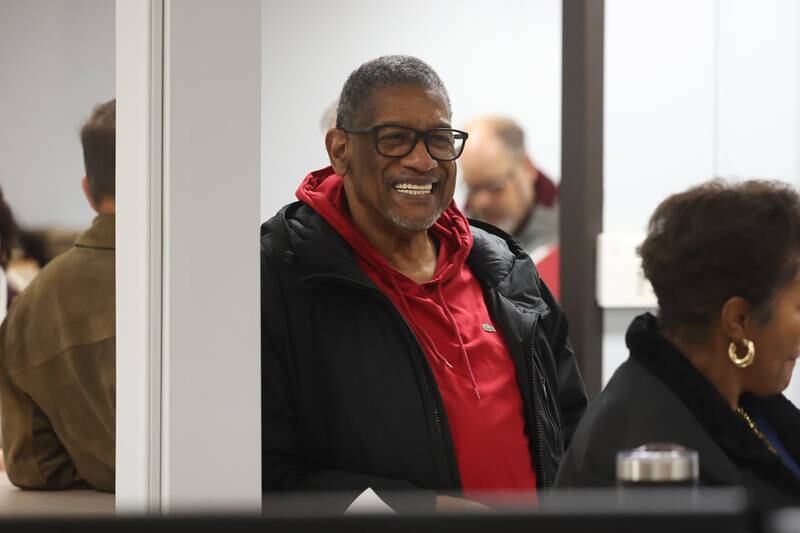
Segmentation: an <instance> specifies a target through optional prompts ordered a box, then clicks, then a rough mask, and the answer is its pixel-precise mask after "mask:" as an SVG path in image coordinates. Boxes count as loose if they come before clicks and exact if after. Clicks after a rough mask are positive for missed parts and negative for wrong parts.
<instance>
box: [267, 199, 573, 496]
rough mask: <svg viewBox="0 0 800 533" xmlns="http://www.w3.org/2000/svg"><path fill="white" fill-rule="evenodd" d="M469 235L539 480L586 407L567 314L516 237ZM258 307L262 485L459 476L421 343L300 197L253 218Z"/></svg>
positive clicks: (402, 483)
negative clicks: (509, 362)
mask: <svg viewBox="0 0 800 533" xmlns="http://www.w3.org/2000/svg"><path fill="white" fill-rule="evenodd" d="M476 224H478V223H476ZM473 234H474V246H473V249H472V252H471V254H470V256H469V258H468V260H467V263H468V265H469V266H470V267H471V268H472V271H473V272H474V274H475V276H476V278H477V279H478V280H479V282H480V283H481V285H482V287H483V289H484V293H485V298H486V304H487V307H488V309H489V311H490V313H491V314H492V316H493V318H494V319H495V320H496V321H497V323H498V324H500V325H501V328H500V330H501V331H502V333H503V334H504V338H505V340H506V342H507V344H508V347H509V350H510V352H511V355H512V357H513V359H514V363H515V367H516V371H517V382H518V385H519V387H520V390H521V393H522V398H523V402H524V405H525V422H526V432H527V434H528V436H529V442H530V448H531V450H530V451H531V454H532V456H533V459H534V464H535V465H536V474H537V480H538V481H539V485H540V488H541V487H547V486H549V485H551V484H552V482H553V479H554V476H555V472H556V469H557V467H558V463H559V461H560V460H561V456H562V454H563V450H564V448H565V444H566V443H568V442H569V439H570V437H571V435H572V432H573V430H574V428H575V426H576V425H577V423H578V420H579V419H580V417H581V415H582V414H583V411H584V409H585V406H586V396H585V392H584V388H583V383H582V381H581V378H580V375H579V372H578V368H577V366H576V364H575V356H574V354H573V352H572V348H571V346H570V344H569V341H568V339H567V323H566V320H565V318H564V314H563V313H562V311H561V309H560V308H559V307H558V304H557V303H555V302H554V301H553V299H552V297H551V296H550V293H549V291H548V290H547V288H546V287H545V286H544V284H542V283H540V282H539V279H538V276H537V274H536V270H535V268H534V267H533V264H532V263H531V261H530V258H529V257H528V255H527V254H526V253H525V251H524V250H522V248H521V247H520V246H519V244H518V243H517V242H516V241H514V240H513V239H510V238H509V237H507V236H506V235H504V234H501V233H500V232H499V230H496V229H494V228H491V227H489V226H483V225H481V226H478V227H473ZM261 313H262V326H261V330H262V459H263V463H262V468H263V477H262V484H263V488H264V490H265V491H278V490H301V489H306V490H349V491H357V490H363V489H365V488H367V487H372V488H373V489H376V490H378V489H418V488H425V489H437V490H447V489H451V490H457V489H459V488H460V481H459V474H458V469H457V467H456V464H455V453H454V449H453V443H452V440H451V436H450V433H449V431H448V425H447V418H446V416H445V413H444V411H443V408H442V401H441V398H440V396H439V393H438V391H437V389H436V385H435V381H434V379H433V375H432V373H431V369H430V367H429V366H428V363H427V360H426V358H425V355H424V353H423V351H422V348H421V347H420V344H419V343H418V342H417V339H416V338H415V336H414V335H413V333H412V331H411V330H410V329H409V327H408V325H407V324H406V323H405V321H404V320H403V318H402V317H401V315H400V314H399V313H398V312H397V310H396V309H395V308H394V306H393V305H392V304H391V302H390V301H389V299H388V298H387V297H386V296H385V295H384V294H383V293H382V292H380V291H379V290H378V289H377V288H376V286H375V285H374V284H373V283H372V281H371V280H370V279H369V278H368V277H367V276H366V275H365V274H364V273H363V272H362V271H361V270H360V269H359V268H358V266H357V263H356V259H355V257H354V254H353V252H352V251H351V249H350V248H349V247H348V246H347V245H346V244H345V243H344V241H343V240H342V239H341V237H340V236H339V235H338V233H336V232H335V230H333V229H332V228H331V227H330V226H329V225H328V224H327V223H326V222H325V221H324V220H323V219H322V218H321V217H320V216H319V215H318V214H317V213H316V212H314V211H313V210H312V209H311V208H310V207H308V206H307V205H305V204H303V203H300V202H295V203H293V204H290V205H288V206H286V207H285V208H284V209H283V210H281V212H280V213H279V214H278V215H276V216H275V217H273V218H272V219H271V220H269V221H267V222H266V223H265V224H264V225H263V226H262V228H261Z"/></svg>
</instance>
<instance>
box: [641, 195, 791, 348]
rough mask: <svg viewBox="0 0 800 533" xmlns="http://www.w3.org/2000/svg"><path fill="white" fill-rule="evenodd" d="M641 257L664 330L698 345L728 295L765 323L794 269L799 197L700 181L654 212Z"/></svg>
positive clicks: (666, 201)
mask: <svg viewBox="0 0 800 533" xmlns="http://www.w3.org/2000/svg"><path fill="white" fill-rule="evenodd" d="M639 254H640V256H641V258H642V268H643V269H644V274H645V276H647V278H648V279H649V280H650V282H651V283H652V285H653V290H654V291H655V293H656V296H657V298H658V305H659V319H660V321H661V326H662V328H663V330H664V331H668V332H672V333H673V334H678V335H681V336H684V337H685V338H686V340H688V341H690V342H692V341H694V342H699V341H701V340H702V336H703V335H704V334H705V333H706V332H707V331H708V328H709V327H710V326H711V325H712V323H713V321H714V320H715V317H716V316H718V314H719V310H720V309H721V308H722V305H723V304H724V303H725V301H727V300H728V299H729V298H732V297H734V296H740V297H742V298H744V299H745V300H747V301H748V302H749V303H750V304H751V305H752V306H753V307H754V309H755V313H756V317H757V319H759V320H760V321H761V322H766V321H767V320H769V318H770V316H771V313H772V308H773V304H774V297H775V295H776V292H777V291H778V289H780V288H782V287H784V286H786V285H787V284H788V283H789V282H791V280H792V279H794V277H795V276H796V275H797V273H798V271H799V269H800V197H799V196H798V194H797V192H796V191H795V190H794V188H792V187H791V186H790V185H788V184H786V183H780V182H775V181H760V180H752V181H744V182H740V183H729V182H726V181H723V180H714V181H710V182H707V183H704V184H702V185H700V186H697V187H693V188H691V189H689V190H688V191H686V192H683V193H680V194H676V195H674V196H670V197H669V198H667V199H666V200H664V201H663V202H662V203H661V205H659V206H658V207H657V208H656V210H655V213H653V216H652V217H651V219H650V224H649V228H648V235H647V238H646V239H645V241H644V243H643V244H642V245H641V247H640V248H639Z"/></svg>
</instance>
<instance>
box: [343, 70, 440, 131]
mask: <svg viewBox="0 0 800 533" xmlns="http://www.w3.org/2000/svg"><path fill="white" fill-rule="evenodd" d="M395 85H418V86H420V87H422V88H424V89H432V90H435V91H438V92H440V93H441V94H442V96H443V97H444V100H445V103H446V104H447V114H448V115H452V110H451V108H450V96H449V95H448V94H447V89H446V88H445V86H444V83H442V79H441V78H440V77H439V75H438V74H436V71H434V70H433V69H432V68H431V67H430V65H428V64H427V63H425V62H424V61H422V60H421V59H417V58H416V57H411V56H400V55H395V56H381V57H379V58H377V59H373V60H372V61H367V62H366V63H364V64H363V65H361V66H360V67H358V68H357V69H356V70H354V71H353V72H352V73H351V74H350V76H349V77H348V78H347V81H346V82H345V83H344V87H342V94H341V96H340V97H339V106H338V108H337V109H336V127H337V128H355V127H362V126H364V124H355V119H356V116H357V115H358V114H359V112H360V111H361V110H362V109H364V106H366V105H367V104H368V103H369V99H370V96H371V95H372V91H373V90H375V89H378V88H383V87H392V86H395Z"/></svg>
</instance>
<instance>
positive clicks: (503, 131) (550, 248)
mask: <svg viewBox="0 0 800 533" xmlns="http://www.w3.org/2000/svg"><path fill="white" fill-rule="evenodd" d="M466 128H467V129H468V130H469V132H470V143H469V147H467V149H466V150H464V157H463V158H462V159H461V174H462V177H463V178H464V184H465V185H466V187H467V198H466V205H465V211H466V212H467V215H468V216H470V217H473V218H476V219H478V220H483V221H485V222H488V223H490V224H494V225H495V226H497V227H498V228H500V229H502V230H503V231H505V232H506V233H508V234H509V235H513V236H514V237H516V238H517V240H519V241H520V243H521V244H522V246H523V248H525V250H526V251H527V252H528V253H529V254H530V255H531V259H533V262H534V263H535V264H536V266H537V268H538V270H539V275H540V276H541V277H542V279H543V280H544V281H545V282H546V283H547V287H548V288H549V289H550V290H551V291H552V292H553V294H554V295H555V297H556V298H558V297H559V293H560V291H559V288H560V283H559V266H560V265H559V253H558V252H559V249H558V191H557V189H556V186H555V185H554V184H553V182H552V181H551V180H550V179H549V178H548V177H547V176H546V175H545V174H544V173H543V172H542V171H541V170H539V169H538V168H536V166H535V165H534V164H533V161H532V160H531V158H530V156H529V155H528V153H527V151H526V149H525V134H524V132H523V131H522V128H521V127H520V126H519V124H517V123H516V122H514V121H513V120H511V119H510V118H506V117H497V116H487V117H481V118H478V119H475V120H473V121H471V122H469V123H468V124H467V126H466Z"/></svg>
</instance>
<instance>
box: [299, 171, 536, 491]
mask: <svg viewBox="0 0 800 533" xmlns="http://www.w3.org/2000/svg"><path fill="white" fill-rule="evenodd" d="M297 198H299V199H300V200H301V201H303V202H305V203H306V204H308V205H309V206H311V207H312V208H313V209H314V210H315V211H316V212H317V213H319V214H320V216H322V218H324V219H325V221H326V222H328V224H330V225H331V226H332V227H333V228H334V229H335V230H336V231H337V232H339V234H340V235H341V236H342V238H344V240H345V241H346V242H347V243H348V244H349V245H350V246H351V247H352V248H353V250H355V252H356V256H357V259H358V264H359V267H360V268H361V269H362V270H363V271H364V272H365V273H366V274H367V275H368V276H369V277H370V279H371V280H372V281H373V282H374V283H375V284H376V285H377V286H378V288H379V289H380V290H381V291H382V292H383V293H384V294H386V296H387V297H389V299H390V300H391V301H392V303H393V304H394V305H395V307H396V308H397V310H398V311H399V312H400V314H401V315H402V316H403V318H404V319H405V321H406V323H407V324H408V326H409V327H410V328H411V330H412V331H413V332H414V334H415V335H416V337H417V339H418V340H419V342H420V343H421V345H422V348H423V351H424V352H425V355H426V357H427V359H428V363H429V365H430V367H431V370H432V371H433V375H434V378H435V379H436V384H437V386H438V389H439V393H440V394H441V397H442V402H443V404H444V410H445V413H446V414H447V420H448V422H449V428H450V432H451V434H452V437H453V442H454V446H455V453H456V460H457V463H458V470H459V473H460V475H461V485H462V488H463V490H464V493H465V495H469V494H470V493H472V494H473V495H479V494H480V493H481V492H483V491H491V490H515V491H519V490H522V491H528V492H535V490H536V475H535V473H534V469H533V463H532V461H531V455H530V451H529V448H528V437H527V436H526V435H525V431H524V426H525V422H524V416H523V408H522V397H521V394H520V390H519V387H518V385H517V380H516V371H515V369H514V364H513V361H512V360H511V356H510V355H509V353H508V348H507V347H506V344H505V341H504V340H503V337H502V335H501V334H500V332H499V331H497V330H496V327H495V326H494V322H493V320H492V318H491V316H489V311H488V310H487V308H486V303H485V302H484V300H483V291H482V290H481V287H480V285H479V283H478V280H477V279H476V278H475V276H474V275H473V274H472V270H470V268H469V266H467V264H466V263H465V261H466V259H467V256H468V255H469V252H470V250H471V249H472V232H471V231H470V228H469V223H468V221H467V219H466V217H464V215H462V214H461V212H460V211H459V210H458V208H457V207H456V206H455V203H453V202H451V203H450V206H449V207H448V208H447V209H446V210H445V212H444V213H443V214H442V216H441V217H440V218H439V220H438V221H437V222H436V224H434V226H433V227H432V228H431V232H432V234H433V235H434V236H435V237H436V238H437V239H438V241H439V259H438V262H437V264H436V271H435V273H434V276H433V279H431V280H430V281H428V282H425V283H422V284H417V283H416V282H414V281H412V280H411V279H409V278H407V277H406V276H404V275H403V274H401V273H400V272H398V271H397V270H395V269H394V268H393V267H392V266H391V265H390V264H389V263H388V262H387V261H386V259H385V258H384V257H383V256H382V255H381V254H380V253H378V251H377V250H376V249H375V248H374V247H373V246H372V245H371V244H370V243H369V242H368V241H367V240H366V239H365V238H364V237H363V236H362V235H361V233H360V232H359V231H358V229H356V227H355V225H354V224H353V220H352V218H350V215H349V213H348V212H347V210H346V208H345V203H346V199H345V195H344V181H343V179H342V177H341V176H338V175H336V174H335V173H334V172H333V169H331V168H330V167H328V168H326V169H323V170H319V171H317V172H313V173H311V174H309V175H308V176H306V179H305V180H304V181H303V183H302V184H301V185H300V187H299V188H298V189H297Z"/></svg>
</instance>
